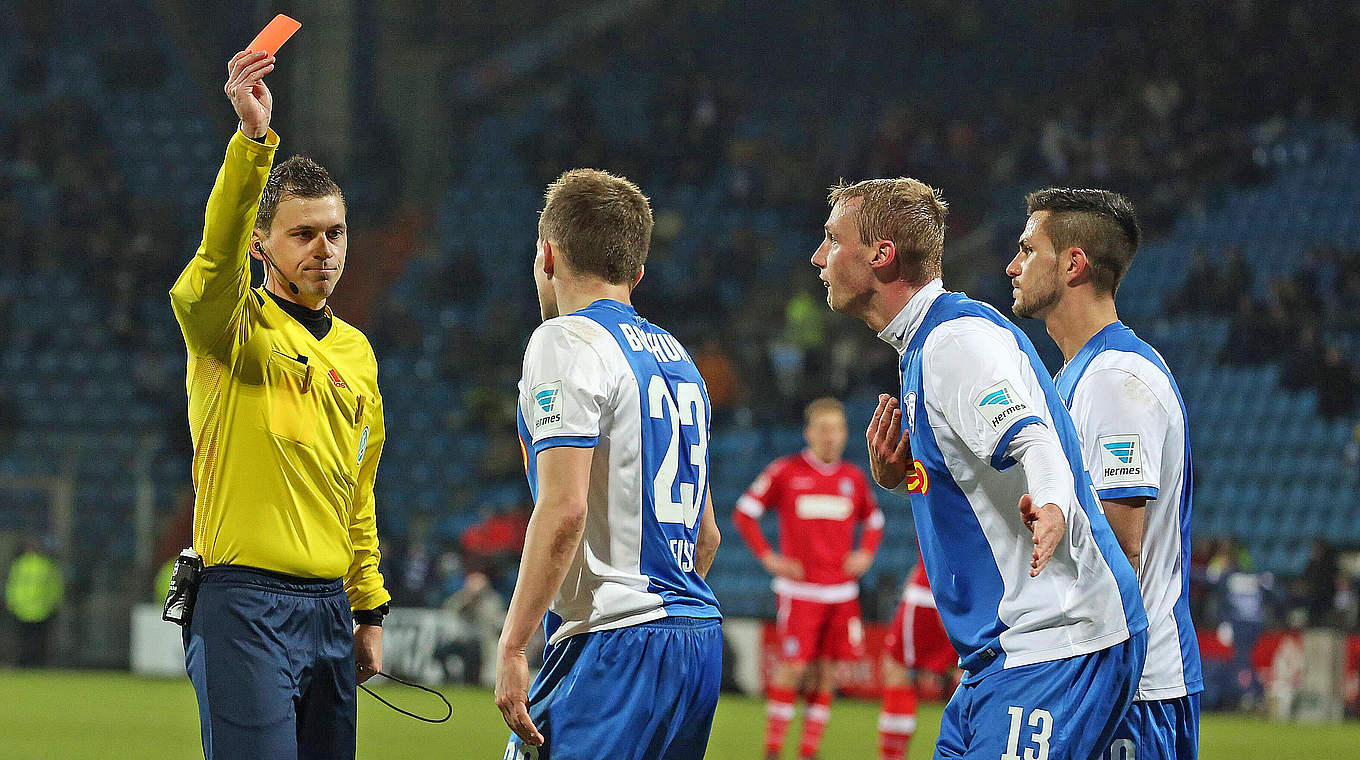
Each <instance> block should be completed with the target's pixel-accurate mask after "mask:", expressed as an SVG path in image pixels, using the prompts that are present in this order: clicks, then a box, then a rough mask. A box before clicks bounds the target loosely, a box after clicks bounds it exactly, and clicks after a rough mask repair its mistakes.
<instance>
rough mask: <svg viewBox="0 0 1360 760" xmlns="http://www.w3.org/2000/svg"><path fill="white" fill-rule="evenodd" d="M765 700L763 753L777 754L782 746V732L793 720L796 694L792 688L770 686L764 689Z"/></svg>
mask: <svg viewBox="0 0 1360 760" xmlns="http://www.w3.org/2000/svg"><path fill="white" fill-rule="evenodd" d="M766 697H767V700H766V702H765V754H767V755H772V754H773V755H777V754H779V752H780V750H782V749H783V748H784V734H785V733H787V732H788V730H789V721H792V720H793V710H794V706H793V703H794V700H796V699H797V698H798V695H797V694H795V693H794V691H793V689H781V688H779V687H777V686H771V687H770V688H769V689H768V690H767V691H766Z"/></svg>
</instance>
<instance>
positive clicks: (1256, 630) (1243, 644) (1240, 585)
mask: <svg viewBox="0 0 1360 760" xmlns="http://www.w3.org/2000/svg"><path fill="white" fill-rule="evenodd" d="M1208 580H1209V582H1210V583H1211V584H1213V586H1214V588H1215V591H1216V592H1217V594H1218V597H1219V611H1220V612H1221V614H1222V616H1223V623H1222V624H1221V625H1220V630H1219V638H1220V639H1223V640H1224V641H1226V642H1228V643H1230V644H1231V645H1232V650H1233V654H1232V662H1231V663H1230V666H1229V667H1230V670H1229V673H1230V677H1231V683H1230V684H1228V686H1229V691H1228V693H1229V694H1231V695H1233V697H1234V700H1233V701H1234V702H1236V703H1238V705H1239V706H1241V707H1242V708H1244V709H1252V708H1254V707H1256V706H1258V705H1259V704H1260V703H1261V700H1262V699H1263V698H1264V696H1265V689H1264V687H1263V685H1262V683H1261V679H1260V677H1259V676H1258V675H1257V674H1256V668H1255V666H1254V665H1253V664H1252V653H1253V652H1255V651H1256V642H1257V641H1258V640H1260V638H1261V633H1262V632H1263V631H1265V627H1266V621H1267V617H1268V612H1269V611H1270V608H1271V607H1272V606H1273V605H1274V604H1276V603H1277V602H1278V598H1277V594H1276V591H1275V578H1274V576H1272V575H1271V574H1270V573H1257V572H1255V571H1254V570H1253V569H1252V562H1251V556H1250V555H1248V554H1247V552H1246V550H1245V549H1243V548H1241V547H1239V546H1238V545H1237V542H1235V541H1232V540H1229V541H1226V542H1225V543H1224V545H1223V548H1222V549H1221V550H1220V552H1219V554H1218V555H1217V556H1216V557H1214V558H1213V559H1212V560H1210V562H1209V568H1208ZM1225 634H1226V635H1225Z"/></svg>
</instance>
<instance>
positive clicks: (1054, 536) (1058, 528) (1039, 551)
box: [1020, 494, 1067, 578]
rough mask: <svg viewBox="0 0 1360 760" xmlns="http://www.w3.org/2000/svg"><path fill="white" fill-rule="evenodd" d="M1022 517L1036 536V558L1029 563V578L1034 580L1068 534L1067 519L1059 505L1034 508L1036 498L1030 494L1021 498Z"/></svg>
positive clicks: (1026, 525)
mask: <svg viewBox="0 0 1360 760" xmlns="http://www.w3.org/2000/svg"><path fill="white" fill-rule="evenodd" d="M1020 516H1021V517H1022V518H1024V520H1025V527H1027V528H1029V529H1030V532H1032V533H1033V534H1034V557H1033V559H1031V560H1030V563H1029V577H1031V578H1033V577H1035V576H1037V575H1038V574H1039V571H1040V570H1043V569H1044V565H1047V564H1048V561H1049V560H1050V559H1053V552H1054V551H1056V550H1057V548H1058V543H1059V542H1061V541H1062V537H1063V534H1065V533H1067V518H1065V517H1063V513H1062V510H1061V509H1059V508H1058V505H1057V504H1044V505H1043V506H1040V507H1036V506H1034V497H1033V496H1030V495H1029V494H1025V495H1024V496H1021V497H1020Z"/></svg>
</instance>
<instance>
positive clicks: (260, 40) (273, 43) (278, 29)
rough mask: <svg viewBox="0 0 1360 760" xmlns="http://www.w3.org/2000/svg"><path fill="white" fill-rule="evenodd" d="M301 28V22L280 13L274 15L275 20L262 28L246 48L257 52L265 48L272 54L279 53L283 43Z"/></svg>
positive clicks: (265, 50)
mask: <svg viewBox="0 0 1360 760" xmlns="http://www.w3.org/2000/svg"><path fill="white" fill-rule="evenodd" d="M301 28H302V24H301V23H299V22H298V21H295V20H293V19H291V18H289V17H287V16H285V15H283V14H282V13H280V14H279V15H277V16H275V17H274V20H273V21H270V22H269V26H266V27H265V28H264V29H261V30H260V33H259V34H257V35H255V39H254V40H252V41H251V43H250V44H249V45H247V46H246V50H254V51H257V52H258V51H261V50H263V51H264V52H266V53H268V54H269V55H271V56H274V55H278V52H279V48H281V47H283V43H285V42H287V41H288V38H289V37H292V36H293V34H294V33H295V32H297V30H299V29H301Z"/></svg>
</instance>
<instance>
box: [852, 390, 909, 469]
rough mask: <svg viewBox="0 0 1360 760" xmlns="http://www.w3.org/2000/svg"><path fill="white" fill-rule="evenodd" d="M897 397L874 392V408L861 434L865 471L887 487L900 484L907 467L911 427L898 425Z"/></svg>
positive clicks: (900, 421) (899, 421) (899, 418)
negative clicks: (865, 449) (866, 458)
mask: <svg viewBox="0 0 1360 760" xmlns="http://www.w3.org/2000/svg"><path fill="white" fill-rule="evenodd" d="M899 406H900V405H899V404H898V402H897V398H896V397H894V396H889V395H888V394H886V393H880V394H878V408H877V409H875V410H874V418H873V419H872V420H870V421H869V429H868V430H866V431H865V433H864V437H865V439H866V440H867V441H868V443H869V471H870V472H871V473H872V474H873V476H874V482H876V483H878V484H879V485H880V486H883V487H884V488H886V489H888V490H890V491H891V490H892V489H894V488H896V487H897V486H899V485H901V483H902V481H903V480H906V478H907V473H908V472H909V471H911V469H912V467H913V465H912V458H911V431H909V430H903V429H902V410H901V409H900V408H899Z"/></svg>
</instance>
